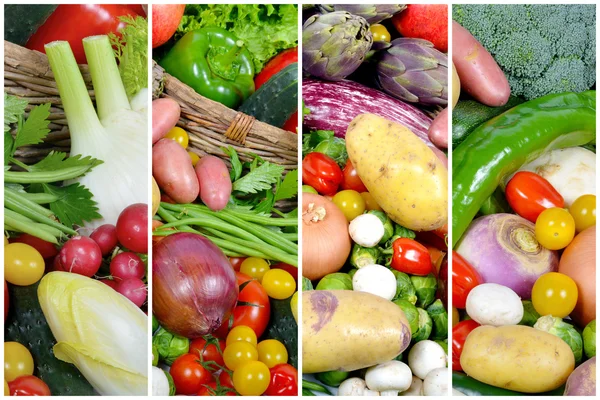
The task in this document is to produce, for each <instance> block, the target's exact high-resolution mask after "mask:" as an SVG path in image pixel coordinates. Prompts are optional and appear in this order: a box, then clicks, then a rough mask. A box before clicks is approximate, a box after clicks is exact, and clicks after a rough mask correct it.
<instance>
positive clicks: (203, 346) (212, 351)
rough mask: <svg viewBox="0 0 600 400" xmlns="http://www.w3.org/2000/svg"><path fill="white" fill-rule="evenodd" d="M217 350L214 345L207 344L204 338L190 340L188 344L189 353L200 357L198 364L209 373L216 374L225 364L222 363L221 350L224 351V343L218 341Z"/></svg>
mask: <svg viewBox="0 0 600 400" xmlns="http://www.w3.org/2000/svg"><path fill="white" fill-rule="evenodd" d="M218 342H219V348H220V349H221V351H219V349H217V346H216V345H215V343H214V342H213V343H208V344H207V342H206V339H204V338H198V339H194V340H192V342H191V343H190V353H191V354H195V355H197V356H198V357H200V362H202V363H203V365H204V368H206V369H207V370H209V371H210V372H216V371H218V370H220V369H221V368H223V366H224V365H225V363H224V362H223V350H225V341H224V340H218Z"/></svg>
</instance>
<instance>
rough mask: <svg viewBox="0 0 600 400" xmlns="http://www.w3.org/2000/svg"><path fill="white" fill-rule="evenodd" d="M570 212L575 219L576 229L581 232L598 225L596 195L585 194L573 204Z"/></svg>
mask: <svg viewBox="0 0 600 400" xmlns="http://www.w3.org/2000/svg"><path fill="white" fill-rule="evenodd" d="M569 213H570V214H571V215H572V216H573V219H574V220H575V230H576V231H577V232H581V231H584V230H586V229H587V228H589V227H590V226H594V225H596V196H594V195H593V194H584V195H583V196H580V197H578V198H577V200H575V201H574V202H573V204H571V207H570V208H569Z"/></svg>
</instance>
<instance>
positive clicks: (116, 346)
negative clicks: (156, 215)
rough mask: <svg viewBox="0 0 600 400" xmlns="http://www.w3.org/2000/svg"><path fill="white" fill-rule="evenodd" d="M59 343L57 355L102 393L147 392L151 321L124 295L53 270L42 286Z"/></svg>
mask: <svg viewBox="0 0 600 400" xmlns="http://www.w3.org/2000/svg"><path fill="white" fill-rule="evenodd" d="M38 299H39V301H40V306H41V307H42V311H43V313H44V316H45V317H46V320H47V321H48V325H49V326H50V329H51V330H52V334H53V335H54V338H55V339H56V341H57V343H56V344H55V345H54V347H53V351H54V356H55V357H56V358H58V359H59V360H62V361H65V362H68V363H71V364H74V365H75V366H76V367H77V369H79V371H80V372H81V373H82V374H83V376H85V378H86V379H87V380H88V381H89V382H90V384H91V385H92V386H93V387H94V389H96V391H98V393H100V394H101V395H112V396H116V395H120V396H124V395H137V396H142V395H146V394H147V392H148V317H147V316H146V314H144V312H143V311H142V310H140V309H139V308H138V307H136V306H135V305H134V304H133V303H132V302H131V301H129V300H128V299H127V298H126V297H125V296H123V295H121V294H119V293H117V292H116V291H115V290H113V289H111V288H110V287H108V286H107V285H105V284H103V283H101V282H98V281H96V280H94V279H91V278H88V277H86V276H83V275H79V274H72V273H69V272H50V273H49V274H47V275H46V276H44V277H43V278H42V280H41V281H40V285H39V287H38Z"/></svg>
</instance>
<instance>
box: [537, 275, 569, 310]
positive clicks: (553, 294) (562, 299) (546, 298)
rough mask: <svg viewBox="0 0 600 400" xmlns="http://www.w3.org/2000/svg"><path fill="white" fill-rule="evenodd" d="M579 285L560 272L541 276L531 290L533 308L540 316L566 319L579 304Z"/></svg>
mask: <svg viewBox="0 0 600 400" xmlns="http://www.w3.org/2000/svg"><path fill="white" fill-rule="evenodd" d="M577 297H578V291H577V284H576V283H575V281H573V279H571V278H570V277H568V276H567V275H565V274H560V273H558V272H548V273H546V274H544V275H542V276H540V277H539V278H538V279H537V281H535V283H534V285H533V289H532V290H531V302H532V303H533V308H535V310H536V311H537V312H538V313H539V314H540V315H552V316H554V317H559V318H564V317H566V316H567V315H569V314H571V311H573V309H574V308H575V305H576V304H577Z"/></svg>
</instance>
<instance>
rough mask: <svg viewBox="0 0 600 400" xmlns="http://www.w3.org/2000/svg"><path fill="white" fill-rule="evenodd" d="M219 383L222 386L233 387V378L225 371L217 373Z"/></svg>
mask: <svg viewBox="0 0 600 400" xmlns="http://www.w3.org/2000/svg"><path fill="white" fill-rule="evenodd" d="M219 384H220V385H221V386H222V387H226V388H230V389H233V379H232V378H231V375H230V374H229V373H227V372H225V371H223V372H221V373H220V374H219Z"/></svg>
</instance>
